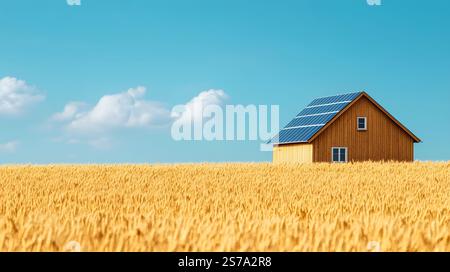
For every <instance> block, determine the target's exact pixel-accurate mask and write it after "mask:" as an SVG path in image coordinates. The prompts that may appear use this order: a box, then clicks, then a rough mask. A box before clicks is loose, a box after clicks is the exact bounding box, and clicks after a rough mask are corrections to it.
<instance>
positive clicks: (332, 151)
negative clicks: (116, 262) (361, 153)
mask: <svg viewBox="0 0 450 272" xmlns="http://www.w3.org/2000/svg"><path fill="white" fill-rule="evenodd" d="M335 149H337V150H339V151H338V158H339V161H334V158H333V157H334V156H333V155H334V150H335ZM341 149H344V150H345V161H340V159H341ZM331 162H332V163H347V162H348V147H343V146H333V147H332V148H331Z"/></svg>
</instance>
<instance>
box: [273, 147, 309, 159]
mask: <svg viewBox="0 0 450 272" xmlns="http://www.w3.org/2000/svg"><path fill="white" fill-rule="evenodd" d="M273 162H274V163H286V162H297V163H312V162H313V145H312V144H289V145H279V146H274V148H273Z"/></svg>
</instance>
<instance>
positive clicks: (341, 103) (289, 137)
mask: <svg viewBox="0 0 450 272" xmlns="http://www.w3.org/2000/svg"><path fill="white" fill-rule="evenodd" d="M362 97H366V98H367V99H369V101H371V102H372V103H373V104H374V105H375V106H376V107H377V108H378V109H380V110H381V111H382V112H384V113H385V114H386V115H387V116H388V117H389V118H390V119H391V120H392V121H393V122H394V123H396V124H397V125H398V126H399V127H400V128H402V129H403V130H404V131H405V132H406V133H407V134H408V135H409V136H411V138H413V139H414V141H415V142H416V143H418V142H421V140H420V139H419V138H418V137H417V136H415V135H414V134H413V133H412V132H411V131H410V130H408V129H407V128H406V127H405V126H404V125H403V124H401V123H400V122H399V121H398V120H397V119H395V118H394V116H392V115H391V114H390V113H389V112H388V111H386V110H385V109H384V108H383V107H382V106H381V105H380V104H378V103H377V102H376V101H375V100H374V99H373V98H372V97H370V96H369V95H368V94H367V93H366V92H356V93H349V94H341V95H336V96H329V97H321V98H317V99H315V100H313V101H312V102H311V103H310V104H309V105H308V106H306V108H304V109H303V110H302V111H301V112H300V113H299V114H298V115H297V116H296V117H295V118H294V119H293V120H292V121H291V122H289V123H288V124H287V125H286V126H285V127H284V128H283V129H282V130H280V132H279V133H278V134H277V135H276V136H275V137H274V138H273V139H272V140H271V141H270V143H272V144H294V143H311V142H312V141H313V140H314V139H315V138H317V137H318V136H319V135H320V133H322V132H323V131H324V130H325V129H326V128H327V127H328V126H330V125H331V124H332V123H333V122H334V121H335V120H336V119H337V118H339V117H340V116H341V115H342V114H343V113H344V112H345V111H346V110H347V109H349V108H350V107H351V106H352V105H353V104H354V103H356V101H358V100H359V99H361V98H362Z"/></svg>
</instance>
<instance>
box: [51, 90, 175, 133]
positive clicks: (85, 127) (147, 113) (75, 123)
mask: <svg viewBox="0 0 450 272" xmlns="http://www.w3.org/2000/svg"><path fill="white" fill-rule="evenodd" d="M145 93H146V88H145V87H137V88H131V89H129V90H128V91H126V92H123V93H118V94H112V95H105V96H103V97H102V98H100V100H99V101H98V102H97V104H96V105H95V106H94V107H92V108H89V107H87V106H86V104H84V103H82V102H71V103H69V104H67V105H66V106H65V107H64V110H63V112H60V113H56V114H55V115H53V119H54V120H57V121H67V122H68V123H67V126H66V127H67V129H68V130H69V131H73V132H81V133H99V132H105V131H108V130H111V129H116V128H133V127H152V126H159V125H162V124H166V123H167V122H168V121H169V120H170V112H169V111H168V110H167V109H166V108H165V107H164V106H163V105H162V104H161V103H159V102H154V101H149V100H145V99H144V96H145Z"/></svg>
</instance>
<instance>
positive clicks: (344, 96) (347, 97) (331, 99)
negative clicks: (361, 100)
mask: <svg viewBox="0 0 450 272" xmlns="http://www.w3.org/2000/svg"><path fill="white" fill-rule="evenodd" d="M360 94H361V93H360V92H358V93H349V94H341V95H335V96H329V97H321V98H317V99H315V100H313V102H311V104H309V105H308V106H315V105H322V104H329V103H336V102H343V101H353V100H354V99H355V98H356V97H358V96H359V95H360Z"/></svg>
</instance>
